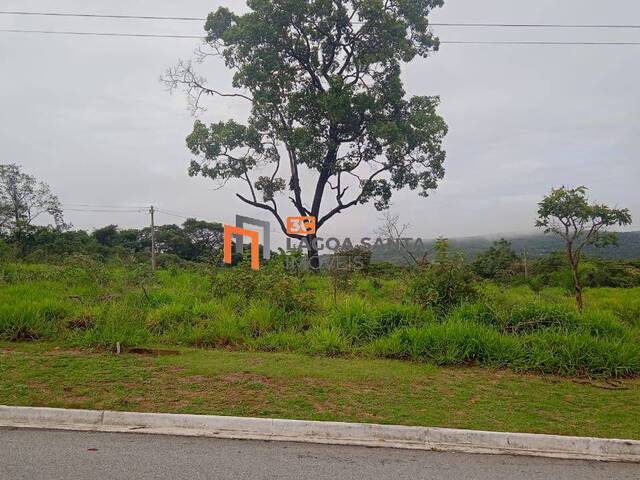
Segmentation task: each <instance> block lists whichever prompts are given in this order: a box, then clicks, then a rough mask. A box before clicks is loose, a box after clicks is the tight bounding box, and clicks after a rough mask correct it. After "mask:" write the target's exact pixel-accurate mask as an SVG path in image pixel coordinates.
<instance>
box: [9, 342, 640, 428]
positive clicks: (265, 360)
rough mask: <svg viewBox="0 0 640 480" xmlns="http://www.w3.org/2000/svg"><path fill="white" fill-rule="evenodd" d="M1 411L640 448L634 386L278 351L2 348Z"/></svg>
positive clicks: (639, 387) (638, 396)
mask: <svg viewBox="0 0 640 480" xmlns="http://www.w3.org/2000/svg"><path fill="white" fill-rule="evenodd" d="M164 348H166V347H164ZM176 353H177V354H176ZM0 404H5V405H29V406H48V407H64V408H88V409H112V410H128V411H141V412H168V413H193V414H212V415H241V416H257V417H279V418H295V419H309V420H337V421H348V422H373V423H386V424H400V425H425V426H440V427H452V428H467V429H479V430H500V431H512V432H533V433H549V434H560V435H579V436H597V437H609V438H630V439H640V423H638V421H637V419H638V418H639V417H640V380H639V379H633V380H624V381H615V382H606V381H604V380H600V381H596V380H594V381H592V382H588V381H585V380H581V379H571V378H566V377H557V376H551V375H544V376H542V375H528V374H517V373H513V372H511V371H508V370H493V369H481V368H476V367H471V368H468V367H467V368H445V367H435V366H433V365H428V364H423V363H414V362H402V361H395V360H374V359H362V358H327V357H312V356H306V355H298V354H283V353H260V352H258V353H256V352H231V351H225V350H200V349H186V348H179V349H176V352H166V351H165V352H161V353H160V354H159V355H148V354H133V353H125V354H122V355H115V354H112V353H109V352H101V351H93V350H89V349H77V348H70V347H66V346H64V345H61V344H53V343H42V342H30V343H23V342H18V343H0Z"/></svg>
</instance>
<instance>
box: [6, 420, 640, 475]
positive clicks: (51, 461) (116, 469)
mask: <svg viewBox="0 0 640 480" xmlns="http://www.w3.org/2000/svg"><path fill="white" fill-rule="evenodd" d="M127 478H132V479H133V478H135V479H140V480H144V479H159V478H170V479H176V480H177V479H190V480H191V479H193V480H196V479H205V478H207V479H212V478H216V479H217V478H220V479H223V478H224V479H226V478H233V479H272V478H278V479H296V480H301V479H325V478H326V479H361V478H372V479H373V478H375V479H394V480H402V479H412V480H415V479H418V478H419V479H434V480H435V479H438V480H449V479H451V480H454V479H455V480H464V479H474V480H475V479H478V480H480V479H482V480H484V479H487V480H489V479H491V480H498V479H514V478H522V479H527V480H537V479H540V480H543V479H544V480H547V479H572V480H575V479H591V478H593V479H596V478H597V479H600V478H602V479H638V478H640V465H637V464H625V463H601V462H584V461H573V460H555V459H547V458H533V457H514V456H502V455H464V454H452V453H436V452H425V451H410V450H395V449H382V448H365V447H347V446H328V445H314V444H298V443H285V442H264V441H246V440H223V439H211V438H192V437H172V436H163V435H144V434H119V433H118V434H116V433H95V432H70V431H49V430H22V429H12V428H2V427H0V479H1V480H16V479H29V480H36V479H48V480H51V479H64V480H73V479H83V480H84V479H127Z"/></svg>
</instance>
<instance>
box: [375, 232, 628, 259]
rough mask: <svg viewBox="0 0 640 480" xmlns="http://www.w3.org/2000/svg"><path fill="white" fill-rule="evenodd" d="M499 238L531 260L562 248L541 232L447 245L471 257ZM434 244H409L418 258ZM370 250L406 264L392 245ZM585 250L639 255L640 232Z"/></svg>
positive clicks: (595, 253)
mask: <svg viewBox="0 0 640 480" xmlns="http://www.w3.org/2000/svg"><path fill="white" fill-rule="evenodd" d="M499 238H505V239H506V240H508V241H510V242H511V246H512V248H513V250H514V251H515V252H516V253H518V254H519V255H522V254H523V253H524V252H525V251H526V253H527V256H528V257H529V258H532V259H534V258H539V257H542V256H545V255H548V254H550V253H551V252H554V251H563V250H564V244H563V242H562V240H560V239H559V238H557V237H555V236H552V235H544V234H530V235H504V236H502V237H493V238H488V237H465V238H452V239H449V245H450V247H451V250H452V251H455V252H460V253H462V254H463V255H464V257H465V259H467V260H473V259H474V258H475V257H476V256H477V255H478V254H479V253H481V252H483V251H484V250H487V249H488V248H489V247H490V246H491V245H492V244H493V242H494V241H495V240H498V239H499ZM434 244H435V240H423V245H418V248H415V247H410V250H411V252H412V253H413V254H414V255H415V256H416V257H417V258H420V257H422V256H423V255H424V252H425V250H427V251H433V246H434ZM372 251H373V261H375V262H383V261H387V262H391V263H396V264H399V265H401V264H405V263H406V260H405V258H404V255H403V252H402V250H398V249H396V248H393V247H386V246H385V247H380V246H374V247H373V249H372ZM585 251H586V254H587V255H589V256H593V257H601V258H608V259H620V260H630V259H636V258H640V231H638V232H622V233H619V234H618V245H612V246H609V247H606V248H595V247H588V248H586V249H585Z"/></svg>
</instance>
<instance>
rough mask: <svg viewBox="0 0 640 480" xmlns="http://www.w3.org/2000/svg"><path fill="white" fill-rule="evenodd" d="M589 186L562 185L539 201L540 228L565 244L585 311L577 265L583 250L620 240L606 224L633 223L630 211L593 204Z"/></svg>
mask: <svg viewBox="0 0 640 480" xmlns="http://www.w3.org/2000/svg"><path fill="white" fill-rule="evenodd" d="M586 192H587V188H586V187H584V186H581V187H577V188H565V187H564V186H563V187H560V188H558V189H552V190H551V193H550V194H549V195H547V196H546V197H545V198H544V199H543V200H542V201H541V202H540V203H539V204H538V221H537V222H536V226H537V227H541V228H544V229H545V230H544V231H545V233H554V234H556V235H558V236H559V237H560V238H562V240H563V241H564V243H565V248H566V254H567V259H568V261H569V266H570V267H571V273H572V276H573V284H574V291H575V296H576V303H577V305H578V309H579V310H580V311H582V308H583V301H582V284H581V282H580V275H579V273H578V267H579V265H580V258H581V256H582V251H583V249H584V247H586V246H587V245H594V246H596V247H605V246H607V245H611V244H615V243H617V240H618V237H617V235H616V234H615V233H612V232H607V231H606V229H607V227H611V226H614V225H618V226H622V225H629V224H630V223H631V215H630V214H629V210H628V209H626V208H624V209H616V208H611V207H608V206H607V205H602V204H590V203H589V201H588V199H587V197H586Z"/></svg>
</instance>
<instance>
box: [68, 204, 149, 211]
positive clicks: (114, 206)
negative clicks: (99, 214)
mask: <svg viewBox="0 0 640 480" xmlns="http://www.w3.org/2000/svg"><path fill="white" fill-rule="evenodd" d="M63 206H65V207H91V208H118V209H126V210H140V209H143V208H145V209H146V208H149V207H145V206H139V205H102V204H93V203H63Z"/></svg>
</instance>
